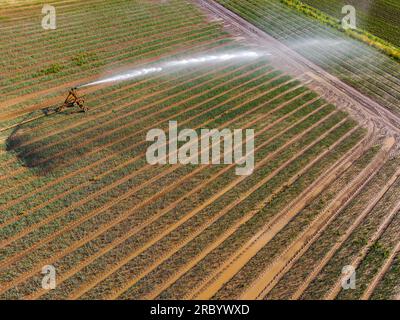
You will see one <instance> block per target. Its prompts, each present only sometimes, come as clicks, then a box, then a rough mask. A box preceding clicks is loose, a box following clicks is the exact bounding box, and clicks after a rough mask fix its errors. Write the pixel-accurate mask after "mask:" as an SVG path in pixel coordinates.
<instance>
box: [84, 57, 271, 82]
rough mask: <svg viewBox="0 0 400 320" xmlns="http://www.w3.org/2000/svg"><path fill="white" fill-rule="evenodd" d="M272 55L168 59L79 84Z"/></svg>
mask: <svg viewBox="0 0 400 320" xmlns="http://www.w3.org/2000/svg"><path fill="white" fill-rule="evenodd" d="M267 55H270V54H269V53H259V52H255V51H239V52H233V53H223V54H216V55H205V56H198V57H193V58H186V59H180V60H174V61H167V62H163V63H159V64H155V65H154V66H152V67H148V68H142V69H134V70H130V71H128V72H125V73H121V74H118V75H115V76H111V77H108V78H105V79H101V80H98V81H94V82H90V83H87V84H83V85H81V86H79V88H83V87H89V86H95V85H99V84H105V83H112V82H120V81H126V80H132V79H135V78H139V77H143V76H146V75H150V74H154V73H160V72H163V71H172V70H174V69H176V68H181V67H191V66H197V65H205V64H207V63H221V62H225V61H230V60H250V59H255V58H258V57H260V56H267Z"/></svg>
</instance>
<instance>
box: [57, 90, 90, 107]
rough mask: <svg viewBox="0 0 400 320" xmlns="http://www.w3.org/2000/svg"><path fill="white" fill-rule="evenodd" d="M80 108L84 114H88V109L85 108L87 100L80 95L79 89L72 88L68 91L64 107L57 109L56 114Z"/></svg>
mask: <svg viewBox="0 0 400 320" xmlns="http://www.w3.org/2000/svg"><path fill="white" fill-rule="evenodd" d="M75 106H77V107H79V108H80V109H81V110H82V111H83V112H87V111H88V108H87V107H86V106H85V99H83V98H82V97H80V96H79V95H78V88H71V89H70V90H69V91H68V95H67V98H66V99H65V101H64V104H63V105H62V106H59V107H58V108H57V109H56V112H61V111H62V110H64V109H66V108H73V107H75Z"/></svg>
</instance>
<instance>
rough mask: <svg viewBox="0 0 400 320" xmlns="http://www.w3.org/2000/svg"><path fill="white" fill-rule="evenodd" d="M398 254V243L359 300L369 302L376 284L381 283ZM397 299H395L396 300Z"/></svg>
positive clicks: (399, 244) (399, 247)
mask: <svg viewBox="0 0 400 320" xmlns="http://www.w3.org/2000/svg"><path fill="white" fill-rule="evenodd" d="M399 253H400V241H399V242H398V243H397V245H396V246H395V247H394V249H393V250H392V252H391V253H390V255H389V257H387V259H386V261H385V263H384V265H383V266H382V267H381V269H380V270H379V272H378V273H377V274H376V275H375V277H374V278H373V280H372V281H371V283H370V284H369V285H368V287H367V289H366V290H365V292H364V293H363V294H362V296H361V298H360V299H361V300H369V299H370V298H371V296H372V295H373V293H374V291H375V289H376V287H377V286H378V284H379V283H380V282H381V281H382V279H383V277H384V276H385V274H386V273H387V272H388V270H389V268H390V267H391V266H392V264H393V261H394V259H395V258H396V256H397V255H398V254H399ZM398 298H399V297H397V299H398Z"/></svg>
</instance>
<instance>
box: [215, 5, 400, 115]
mask: <svg viewBox="0 0 400 320" xmlns="http://www.w3.org/2000/svg"><path fill="white" fill-rule="evenodd" d="M218 2H219V3H220V4H222V5H224V6H225V7H226V8H228V9H230V10H232V11H233V12H235V13H238V14H239V15H240V16H242V17H243V18H244V19H246V20H247V21H249V22H251V23H253V24H254V25H255V26H257V27H259V28H260V29H262V30H264V31H266V32H267V33H268V34H270V35H272V36H273V37H274V38H276V39H278V40H279V41H280V42H282V43H284V44H285V45H287V46H288V47H289V48H291V49H293V50H294V51H296V52H298V53H300V54H301V55H303V56H304V57H306V58H307V59H308V60H310V61H312V62H313V63H315V64H317V65H318V66H320V67H322V68H323V69H325V70H327V71H328V72H330V73H331V74H333V75H335V76H337V77H338V78H340V79H341V80H343V81H344V82H345V83H347V84H349V85H351V86H353V87H355V88H356V89H357V90H359V91H361V92H362V93H364V94H366V95H367V96H369V97H371V98H372V99H374V100H375V101H377V102H378V103H379V104H381V105H383V106H385V107H386V108H388V109H390V110H392V111H393V112H397V113H398V112H399V106H400V81H399V75H400V65H399V63H398V62H396V61H394V60H393V59H391V58H389V57H387V56H385V55H384V54H381V53H379V52H377V50H376V49H374V48H372V47H369V46H368V45H367V44H364V43H362V42H359V41H357V40H353V39H351V38H349V37H348V36H346V34H344V33H343V32H340V31H338V30H335V29H333V28H330V27H328V26H326V25H323V24H321V23H319V22H318V21H317V20H315V19H313V18H311V17H308V16H306V15H304V14H301V13H298V12H297V11H296V10H294V9H292V8H289V7H288V6H286V5H285V4H283V3H281V2H280V0H268V1H266V0H249V1H241V0H233V1H224V0H218Z"/></svg>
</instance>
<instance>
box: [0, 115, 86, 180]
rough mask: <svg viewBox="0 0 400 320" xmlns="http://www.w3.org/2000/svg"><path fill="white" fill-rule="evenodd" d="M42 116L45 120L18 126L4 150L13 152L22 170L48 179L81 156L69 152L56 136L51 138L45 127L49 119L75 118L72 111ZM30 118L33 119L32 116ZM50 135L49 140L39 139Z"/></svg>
mask: <svg viewBox="0 0 400 320" xmlns="http://www.w3.org/2000/svg"><path fill="white" fill-rule="evenodd" d="M42 112H43V114H44V115H45V116H44V117H42V118H39V119H37V120H33V121H30V122H27V123H23V124H20V125H18V126H17V127H16V128H15V129H14V130H13V131H12V133H11V134H10V136H9V137H8V138H7V140H6V150H7V151H8V152H12V153H13V154H14V155H15V156H16V157H17V158H18V159H19V160H20V161H21V162H22V164H23V166H25V167H28V168H30V169H32V170H33V171H34V173H35V174H37V175H47V174H48V173H50V172H52V171H53V170H55V169H57V168H59V167H61V166H63V165H64V164H65V163H66V162H67V161H68V160H70V159H71V158H72V157H76V156H79V154H80V153H82V152H80V150H79V149H73V150H72V149H71V150H69V149H70V148H68V146H66V145H63V144H62V142H63V140H62V139H61V140H60V139H59V138H58V135H57V134H55V135H51V131H52V130H54V129H55V128H54V127H53V128H48V127H46V125H45V122H46V121H47V120H48V119H50V118H53V119H54V117H65V116H66V114H67V116H69V117H74V116H75V115H74V114H75V113H79V112H76V111H72V110H71V111H70V110H68V111H65V112H61V113H52V114H48V110H42ZM36 116H37V114H36ZM76 117H77V119H78V118H79V116H76ZM30 118H33V115H31V116H30ZM27 119H29V117H27ZM43 124H44V125H43ZM39 125H40V126H39ZM49 134H50V135H51V136H50V137H51V138H52V139H50V138H42V137H45V136H47V135H49ZM55 140H57V141H56V143H54V141H55ZM60 142H61V144H60ZM52 143H53V145H52ZM77 143H79V141H77ZM86 151H87V150H86Z"/></svg>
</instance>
